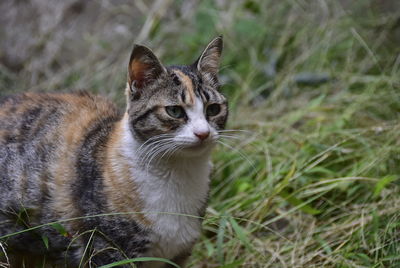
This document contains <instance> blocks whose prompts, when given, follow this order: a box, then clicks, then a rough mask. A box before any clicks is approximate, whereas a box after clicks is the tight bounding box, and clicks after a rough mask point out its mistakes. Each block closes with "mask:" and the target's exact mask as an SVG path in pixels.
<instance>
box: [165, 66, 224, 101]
mask: <svg viewBox="0 0 400 268" xmlns="http://www.w3.org/2000/svg"><path fill="white" fill-rule="evenodd" d="M168 73H169V74H170V75H171V76H172V79H173V81H174V84H175V85H177V86H178V88H179V91H178V92H176V91H175V92H176V93H177V94H178V98H179V99H180V101H181V102H182V103H184V104H186V105H188V106H193V105H194V104H195V102H196V99H200V100H202V101H203V102H204V103H206V102H209V101H213V102H214V101H215V102H223V99H224V98H223V96H222V95H221V94H220V93H219V92H218V91H217V89H218V83H217V82H216V81H214V80H213V81H212V80H211V79H207V77H204V76H203V75H202V74H201V73H200V72H198V71H197V70H196V68H193V66H171V67H168Z"/></svg>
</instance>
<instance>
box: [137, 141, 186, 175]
mask: <svg viewBox="0 0 400 268" xmlns="http://www.w3.org/2000/svg"><path fill="white" fill-rule="evenodd" d="M185 145H186V143H185V140H182V141H177V140H176V139H175V136H174V135H172V134H161V135H157V136H154V137H151V138H150V139H148V140H147V141H146V142H144V143H143V144H142V145H141V146H140V147H139V148H138V149H137V150H136V154H137V158H138V160H139V163H140V165H141V166H142V167H144V168H145V170H146V171H147V172H148V171H149V169H150V166H151V164H152V163H153V164H155V165H157V164H159V162H160V161H161V160H162V159H164V160H166V161H168V160H169V159H170V158H171V156H172V155H173V154H174V153H175V152H177V151H178V150H180V149H182V148H184V147H185Z"/></svg>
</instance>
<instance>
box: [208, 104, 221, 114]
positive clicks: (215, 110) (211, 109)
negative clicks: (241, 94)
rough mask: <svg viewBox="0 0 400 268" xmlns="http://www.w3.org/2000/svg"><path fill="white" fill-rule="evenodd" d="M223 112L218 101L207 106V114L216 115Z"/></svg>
mask: <svg viewBox="0 0 400 268" xmlns="http://www.w3.org/2000/svg"><path fill="white" fill-rule="evenodd" d="M220 112H221V105H219V104H218V103H213V104H210V105H208V106H207V109H206V115H207V116H216V115H217V114H219V113H220Z"/></svg>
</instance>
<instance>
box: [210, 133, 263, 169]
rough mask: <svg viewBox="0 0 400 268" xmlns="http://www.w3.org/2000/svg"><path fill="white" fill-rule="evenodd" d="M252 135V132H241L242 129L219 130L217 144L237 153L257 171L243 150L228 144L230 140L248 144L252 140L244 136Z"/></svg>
mask: <svg viewBox="0 0 400 268" xmlns="http://www.w3.org/2000/svg"><path fill="white" fill-rule="evenodd" d="M252 134H253V133H252V132H251V131H248V130H241V129H237V130H236V129H225V130H219V131H218V139H217V140H216V142H217V143H218V144H221V145H222V146H224V147H226V148H228V149H229V150H232V151H234V152H235V153H237V154H238V155H239V156H240V158H242V159H243V160H245V161H247V162H248V163H249V164H250V166H251V167H252V169H253V170H256V167H255V165H254V163H253V161H252V160H251V159H250V158H249V157H248V156H247V155H246V154H245V153H243V152H242V151H241V150H239V149H237V148H236V146H232V145H230V144H228V143H227V142H229V141H230V140H234V141H235V143H237V141H243V142H244V143H247V141H248V140H250V139H248V138H247V137H244V135H252ZM220 138H221V139H224V141H221V139H220Z"/></svg>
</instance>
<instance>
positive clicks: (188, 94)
mask: <svg viewBox="0 0 400 268" xmlns="http://www.w3.org/2000/svg"><path fill="white" fill-rule="evenodd" d="M171 72H172V75H175V76H176V77H174V79H175V80H176V81H177V83H178V84H180V85H181V87H182V92H181V99H182V101H183V102H184V103H186V104H188V105H194V103H195V100H196V95H197V94H196V91H199V90H200V88H199V87H200V86H201V85H199V81H200V79H199V77H198V75H197V74H196V73H194V72H191V71H188V70H184V69H178V68H173V69H171Z"/></svg>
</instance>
